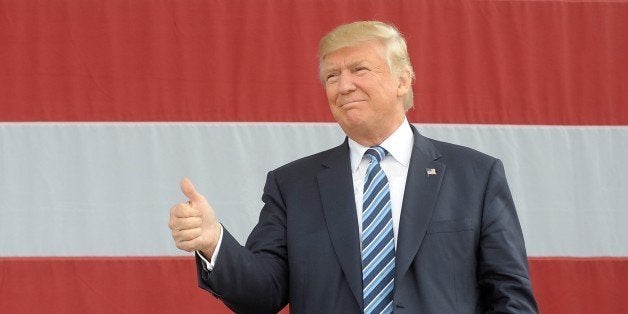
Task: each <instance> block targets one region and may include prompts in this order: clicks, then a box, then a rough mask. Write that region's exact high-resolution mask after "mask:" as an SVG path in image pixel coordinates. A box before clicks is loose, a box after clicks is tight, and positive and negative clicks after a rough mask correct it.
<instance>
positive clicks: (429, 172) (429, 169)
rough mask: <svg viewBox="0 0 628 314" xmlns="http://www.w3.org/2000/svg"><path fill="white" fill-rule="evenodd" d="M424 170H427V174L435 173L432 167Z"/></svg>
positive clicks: (432, 174)
mask: <svg viewBox="0 0 628 314" xmlns="http://www.w3.org/2000/svg"><path fill="white" fill-rule="evenodd" d="M425 172H427V175H428V176H435V175H436V169H434V168H425Z"/></svg>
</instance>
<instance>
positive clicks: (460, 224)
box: [427, 219, 473, 234]
mask: <svg viewBox="0 0 628 314" xmlns="http://www.w3.org/2000/svg"><path fill="white" fill-rule="evenodd" d="M466 230H473V222H472V221H471V219H459V220H439V221H432V222H431V223H430V226H429V227H428V229H427V233H428V234H432V233H447V232H460V231H466Z"/></svg>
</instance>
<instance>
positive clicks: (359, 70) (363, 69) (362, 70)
mask: <svg viewBox="0 0 628 314" xmlns="http://www.w3.org/2000/svg"><path fill="white" fill-rule="evenodd" d="M353 71H354V72H355V73H357V74H363V73H366V72H368V71H369V68H367V67H365V66H358V67H356V68H355V69H354V70H353Z"/></svg>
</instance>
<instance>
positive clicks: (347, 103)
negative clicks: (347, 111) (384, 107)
mask: <svg viewBox="0 0 628 314" xmlns="http://www.w3.org/2000/svg"><path fill="white" fill-rule="evenodd" d="M363 101H364V99H355V100H349V101H344V102H342V103H341V104H340V107H344V106H347V105H351V104H356V103H359V102H363Z"/></svg>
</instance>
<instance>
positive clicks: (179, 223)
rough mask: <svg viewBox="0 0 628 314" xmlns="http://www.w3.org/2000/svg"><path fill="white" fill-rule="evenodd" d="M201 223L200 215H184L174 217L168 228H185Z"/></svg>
mask: <svg viewBox="0 0 628 314" xmlns="http://www.w3.org/2000/svg"><path fill="white" fill-rule="evenodd" d="M202 225H203V220H202V219H201V217H185V218H179V219H174V221H173V223H172V226H171V228H170V229H172V230H187V229H194V228H200V227H201V226H202Z"/></svg>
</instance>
